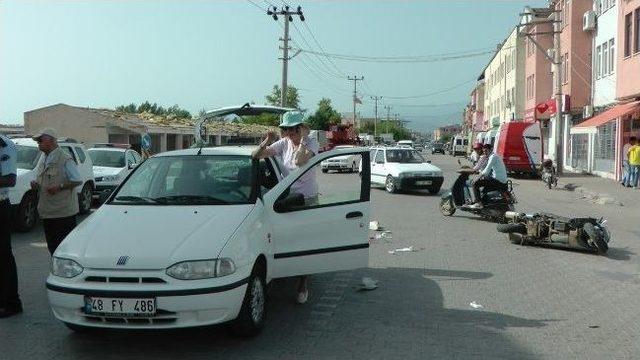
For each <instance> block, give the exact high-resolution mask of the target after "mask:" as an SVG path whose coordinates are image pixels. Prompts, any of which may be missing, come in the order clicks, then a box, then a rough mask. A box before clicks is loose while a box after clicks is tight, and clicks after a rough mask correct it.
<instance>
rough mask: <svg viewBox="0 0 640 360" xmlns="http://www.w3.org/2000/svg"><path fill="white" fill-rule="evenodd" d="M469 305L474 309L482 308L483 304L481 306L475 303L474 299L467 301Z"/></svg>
mask: <svg viewBox="0 0 640 360" xmlns="http://www.w3.org/2000/svg"><path fill="white" fill-rule="evenodd" d="M469 306H471V307H472V308H474V309H482V308H484V306H482V305H480V304H478V303H477V302H475V301H472V302H470V303H469Z"/></svg>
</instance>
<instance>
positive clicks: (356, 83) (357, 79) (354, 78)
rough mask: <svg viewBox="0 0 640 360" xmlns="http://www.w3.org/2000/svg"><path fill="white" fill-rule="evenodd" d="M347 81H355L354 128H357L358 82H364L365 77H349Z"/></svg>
mask: <svg viewBox="0 0 640 360" xmlns="http://www.w3.org/2000/svg"><path fill="white" fill-rule="evenodd" d="M347 80H349V81H353V126H357V125H358V124H357V122H356V102H357V101H359V100H358V81H362V80H364V76H360V77H357V76H347Z"/></svg>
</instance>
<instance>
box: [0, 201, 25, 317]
mask: <svg viewBox="0 0 640 360" xmlns="http://www.w3.org/2000/svg"><path fill="white" fill-rule="evenodd" d="M10 224H11V205H10V204H9V200H2V201H0V308H6V309H18V308H21V303H20V297H19V296H18V272H17V269H16V260H15V258H14V257H13V251H12V250H11V226H10Z"/></svg>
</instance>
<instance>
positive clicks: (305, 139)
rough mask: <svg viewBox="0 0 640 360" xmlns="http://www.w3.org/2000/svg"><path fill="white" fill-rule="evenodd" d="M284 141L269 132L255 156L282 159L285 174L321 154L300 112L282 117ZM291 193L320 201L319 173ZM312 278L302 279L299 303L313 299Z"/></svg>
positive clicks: (296, 184)
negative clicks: (310, 286) (310, 279)
mask: <svg viewBox="0 0 640 360" xmlns="http://www.w3.org/2000/svg"><path fill="white" fill-rule="evenodd" d="M279 126H280V130H281V134H282V138H281V139H280V140H277V141H276V134H275V133H274V132H272V131H270V132H268V133H267V136H266V138H265V139H264V141H262V143H261V144H260V147H259V148H258V149H256V150H255V151H254V152H253V154H252V157H253V158H254V159H263V158H266V157H270V156H278V157H280V158H281V159H282V162H283V165H284V169H283V170H284V172H285V175H288V174H289V173H290V172H292V171H294V170H296V169H297V168H299V167H302V166H304V165H305V164H306V163H307V162H308V161H309V160H310V159H311V158H312V157H313V156H315V155H316V154H318V150H319V144H318V142H317V141H316V140H315V139H314V138H312V137H309V127H307V125H306V124H305V123H304V118H303V115H302V113H301V112H299V111H289V112H286V113H284V115H283V116H282V122H281V123H280V125H279ZM291 192H293V193H299V194H302V195H303V196H304V202H305V205H311V204H314V203H317V201H318V183H317V181H316V172H315V171H313V170H312V171H308V172H306V173H305V174H304V175H302V176H300V178H298V180H296V181H295V182H294V183H293V184H292V185H291ZM308 282H309V277H308V276H300V278H299V281H298V294H297V297H296V302H297V303H298V304H304V303H306V302H307V300H308V299H309V287H308Z"/></svg>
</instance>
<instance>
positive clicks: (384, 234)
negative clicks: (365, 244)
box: [373, 231, 393, 240]
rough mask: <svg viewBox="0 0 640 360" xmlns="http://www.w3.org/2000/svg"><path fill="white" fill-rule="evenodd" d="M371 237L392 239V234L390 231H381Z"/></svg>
mask: <svg viewBox="0 0 640 360" xmlns="http://www.w3.org/2000/svg"><path fill="white" fill-rule="evenodd" d="M373 238H374V239H376V240H382V239H392V238H393V236H391V231H383V232H381V233H380V234H375V235H374V236H373Z"/></svg>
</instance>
